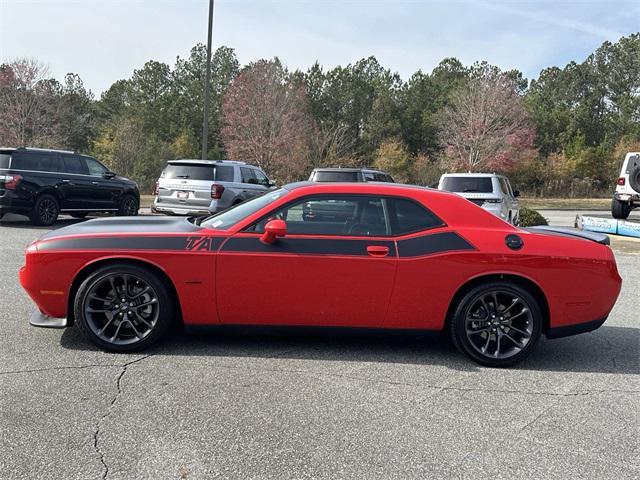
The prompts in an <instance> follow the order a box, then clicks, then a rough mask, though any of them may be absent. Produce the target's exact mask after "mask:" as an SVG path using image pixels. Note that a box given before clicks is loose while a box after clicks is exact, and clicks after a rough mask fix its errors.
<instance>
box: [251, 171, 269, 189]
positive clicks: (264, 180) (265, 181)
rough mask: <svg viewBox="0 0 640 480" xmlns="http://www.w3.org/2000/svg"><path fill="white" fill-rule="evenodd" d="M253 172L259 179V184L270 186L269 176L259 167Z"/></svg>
mask: <svg viewBox="0 0 640 480" xmlns="http://www.w3.org/2000/svg"><path fill="white" fill-rule="evenodd" d="M253 173H254V175H255V176H256V180H257V181H258V184H259V185H262V186H264V187H268V186H269V179H268V178H267V176H266V175H265V174H264V173H262V172H261V171H260V170H258V169H254V170H253Z"/></svg>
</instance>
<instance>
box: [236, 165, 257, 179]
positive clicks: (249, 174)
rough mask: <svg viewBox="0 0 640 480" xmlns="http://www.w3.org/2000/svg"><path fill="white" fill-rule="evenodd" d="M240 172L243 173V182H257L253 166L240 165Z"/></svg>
mask: <svg viewBox="0 0 640 480" xmlns="http://www.w3.org/2000/svg"><path fill="white" fill-rule="evenodd" d="M240 173H241V174H242V183H257V182H258V181H257V180H256V177H255V175H254V173H253V168H248V167H240Z"/></svg>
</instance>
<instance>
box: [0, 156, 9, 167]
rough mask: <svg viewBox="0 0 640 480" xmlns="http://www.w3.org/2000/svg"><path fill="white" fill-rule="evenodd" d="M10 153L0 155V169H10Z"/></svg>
mask: <svg viewBox="0 0 640 480" xmlns="http://www.w3.org/2000/svg"><path fill="white" fill-rule="evenodd" d="M10 160H11V154H10V153H0V168H9V161H10Z"/></svg>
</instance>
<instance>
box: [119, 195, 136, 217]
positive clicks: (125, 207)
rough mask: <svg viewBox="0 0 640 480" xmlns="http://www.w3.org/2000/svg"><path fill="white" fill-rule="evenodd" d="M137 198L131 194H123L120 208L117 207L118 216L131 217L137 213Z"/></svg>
mask: <svg viewBox="0 0 640 480" xmlns="http://www.w3.org/2000/svg"><path fill="white" fill-rule="evenodd" d="M139 207H140V205H139V204H138V200H137V199H136V197H134V196H133V195H125V196H124V197H123V198H122V201H121V202H120V208H119V209H118V212H117V214H118V216H121V217H132V216H134V215H138V208H139Z"/></svg>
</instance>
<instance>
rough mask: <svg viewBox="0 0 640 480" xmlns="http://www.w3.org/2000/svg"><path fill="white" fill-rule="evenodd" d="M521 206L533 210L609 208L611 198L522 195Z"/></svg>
mask: <svg viewBox="0 0 640 480" xmlns="http://www.w3.org/2000/svg"><path fill="white" fill-rule="evenodd" d="M520 206H522V207H526V208H530V209H532V210H609V209H610V208H611V198H532V197H522V198H521V199H520Z"/></svg>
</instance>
